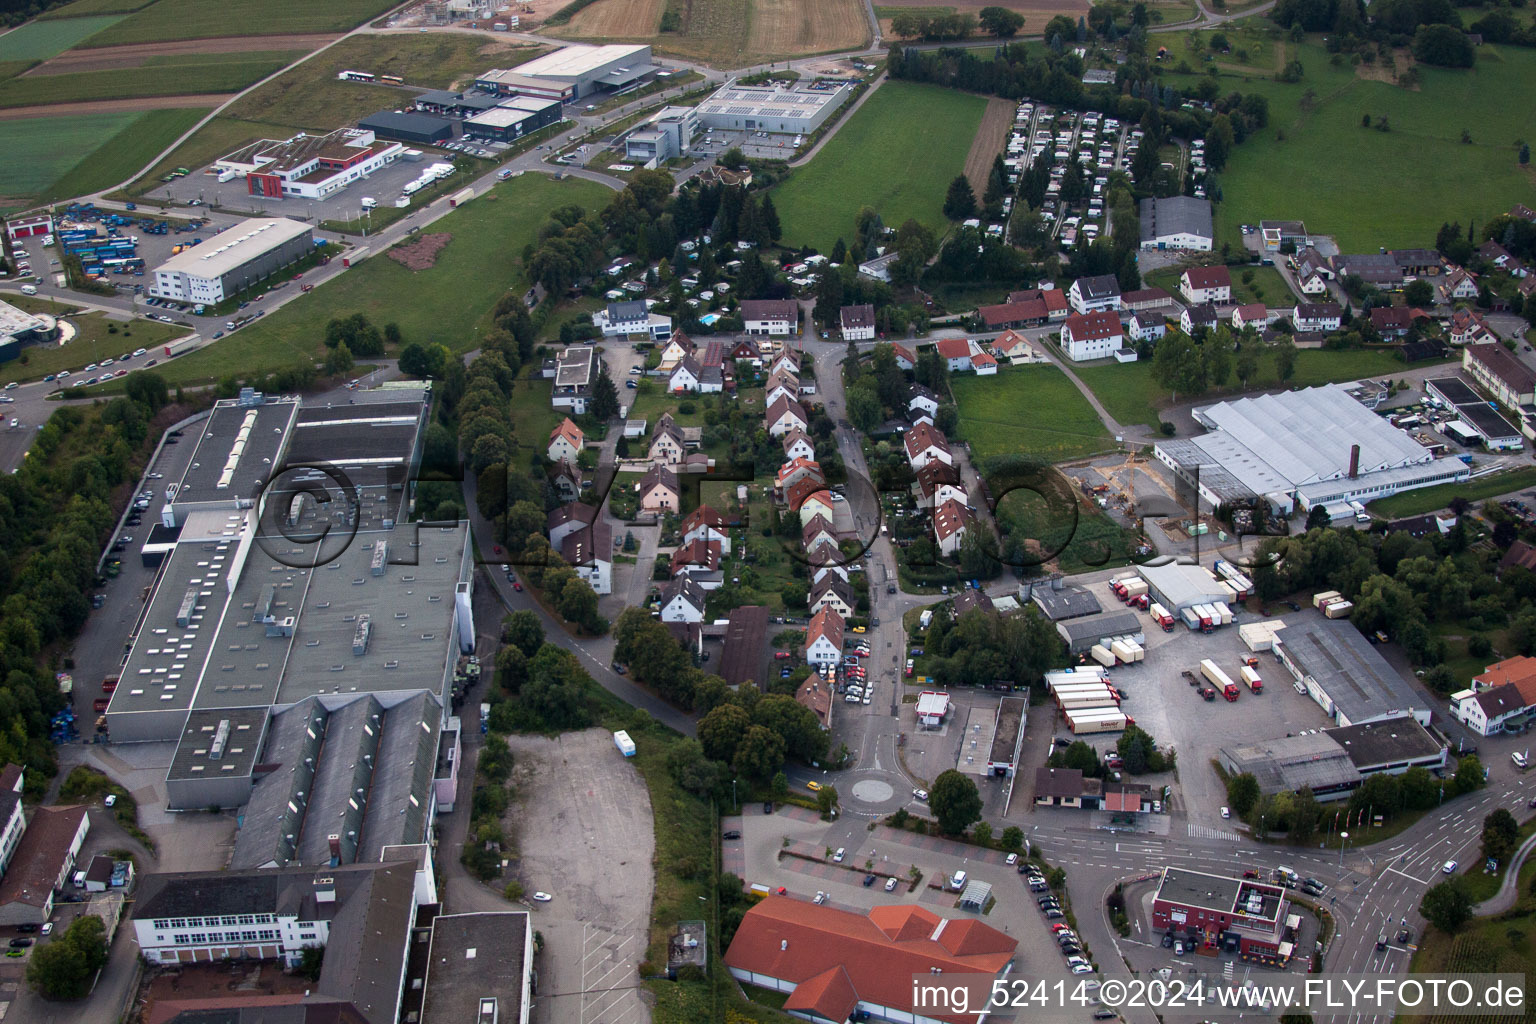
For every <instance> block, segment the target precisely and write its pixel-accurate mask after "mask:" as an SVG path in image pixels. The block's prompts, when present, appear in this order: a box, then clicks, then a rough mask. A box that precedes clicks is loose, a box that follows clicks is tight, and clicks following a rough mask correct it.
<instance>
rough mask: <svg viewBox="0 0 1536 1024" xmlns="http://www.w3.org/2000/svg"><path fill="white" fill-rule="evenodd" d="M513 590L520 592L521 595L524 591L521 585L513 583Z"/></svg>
mask: <svg viewBox="0 0 1536 1024" xmlns="http://www.w3.org/2000/svg"><path fill="white" fill-rule="evenodd" d="M512 589H513V590H516V591H518V592H519V593H521V592H522V589H523V585H522V584H521V583H513V584H512Z"/></svg>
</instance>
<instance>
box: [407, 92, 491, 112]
mask: <svg viewBox="0 0 1536 1024" xmlns="http://www.w3.org/2000/svg"><path fill="white" fill-rule="evenodd" d="M416 102H417V103H425V104H428V105H430V106H436V107H464V108H466V109H475V110H489V109H490V108H491V107H495V106H500V105H501V102H502V100H501V97H499V96H492V95H491V94H490V93H488V92H477V91H475V90H473V89H471V90H469V91H467V92H451V91H450V90H447V89H428V90H427V91H426V92H423V93H418V94H417V95H416Z"/></svg>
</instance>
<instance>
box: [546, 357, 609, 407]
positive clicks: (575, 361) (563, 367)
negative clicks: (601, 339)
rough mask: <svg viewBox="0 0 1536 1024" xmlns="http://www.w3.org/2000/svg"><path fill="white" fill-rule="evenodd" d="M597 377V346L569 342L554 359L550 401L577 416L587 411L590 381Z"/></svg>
mask: <svg viewBox="0 0 1536 1024" xmlns="http://www.w3.org/2000/svg"><path fill="white" fill-rule="evenodd" d="M596 377H597V349H595V348H593V347H592V346H591V345H568V346H567V347H566V348H565V349H564V351H562V352H561V353H560V355H559V356H558V357H557V358H556V360H555V380H554V384H553V386H552V387H551V389H550V393H549V404H550V405H552V406H554V407H555V408H556V409H569V410H570V411H571V412H573V413H575V414H576V415H577V416H580V415H582V414H583V413H585V412H586V411H587V401H588V400H589V399H590V398H591V397H592V381H593V380H594V379H596Z"/></svg>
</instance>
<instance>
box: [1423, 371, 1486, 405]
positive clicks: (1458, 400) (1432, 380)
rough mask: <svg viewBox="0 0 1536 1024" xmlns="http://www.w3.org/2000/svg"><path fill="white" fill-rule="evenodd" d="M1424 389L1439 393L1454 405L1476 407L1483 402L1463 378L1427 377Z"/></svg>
mask: <svg viewBox="0 0 1536 1024" xmlns="http://www.w3.org/2000/svg"><path fill="white" fill-rule="evenodd" d="M1424 387H1425V388H1427V389H1431V390H1434V391H1436V392H1439V394H1440V397H1441V398H1443V399H1445V400H1446V401H1447V402H1450V403H1451V404H1452V405H1476V404H1477V403H1479V402H1481V401H1483V399H1482V398H1481V397H1479V395H1478V393H1477V392H1476V391H1473V390H1472V385H1471V384H1469V383H1467V380H1466V379H1465V378H1464V377H1461V376H1453V377H1426V378H1424Z"/></svg>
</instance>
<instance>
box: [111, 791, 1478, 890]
mask: <svg viewBox="0 0 1536 1024" xmlns="http://www.w3.org/2000/svg"><path fill="white" fill-rule="evenodd" d="M102 803H103V804H105V805H106V806H108V807H115V806H117V794H116V793H108V794H107V798H106V799H105V800H103V801H102ZM1446 873H1447V874H1449V873H1450V872H1446Z"/></svg>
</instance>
